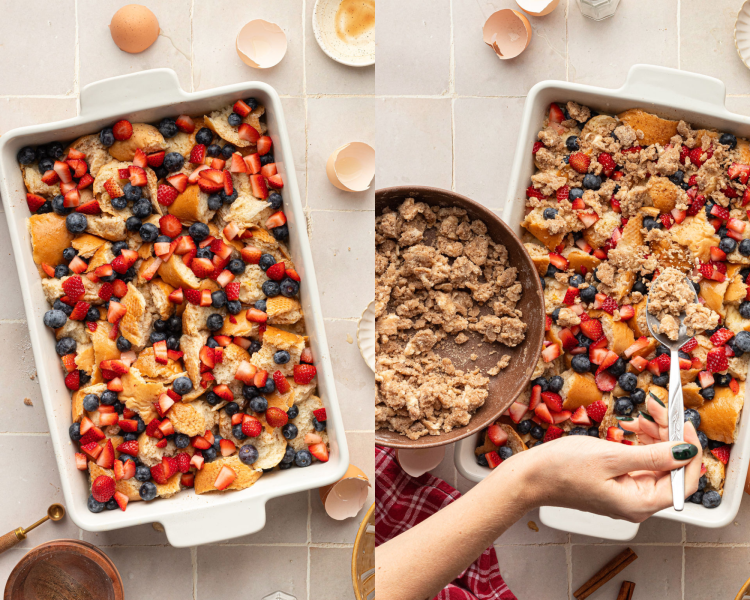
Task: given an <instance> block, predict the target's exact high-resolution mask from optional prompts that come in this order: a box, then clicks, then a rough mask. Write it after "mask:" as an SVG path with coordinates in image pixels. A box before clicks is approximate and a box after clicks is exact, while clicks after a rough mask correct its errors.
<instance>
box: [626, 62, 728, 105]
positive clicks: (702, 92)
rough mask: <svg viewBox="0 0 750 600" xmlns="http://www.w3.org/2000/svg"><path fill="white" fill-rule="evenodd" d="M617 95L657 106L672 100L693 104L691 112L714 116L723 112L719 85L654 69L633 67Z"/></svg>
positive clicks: (710, 79) (724, 91)
mask: <svg viewBox="0 0 750 600" xmlns="http://www.w3.org/2000/svg"><path fill="white" fill-rule="evenodd" d="M617 93H618V94H620V93H621V94H623V95H626V96H630V97H635V98H639V99H641V100H645V101H647V102H657V103H661V102H663V101H664V98H665V97H672V98H675V97H676V100H684V101H685V102H690V103H691V104H692V105H694V106H695V105H696V104H697V105H698V106H695V110H696V111H699V112H709V113H715V112H716V109H717V108H719V109H722V110H726V109H725V106H724V101H725V99H726V95H727V89H726V86H725V85H724V82H723V81H719V80H718V79H715V78H714V77H708V76H707V75H700V74H698V73H690V72H688V71H675V70H674V69H668V68H666V67H657V66H656V65H633V66H632V67H631V68H630V70H629V71H628V78H627V79H626V80H625V85H624V86H622V87H621V88H620V89H619V90H617Z"/></svg>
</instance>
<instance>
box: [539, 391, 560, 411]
mask: <svg viewBox="0 0 750 600" xmlns="http://www.w3.org/2000/svg"><path fill="white" fill-rule="evenodd" d="M542 401H543V402H544V403H545V404H546V405H547V408H549V409H550V411H552V412H560V411H562V409H563V401H562V398H561V397H560V394H557V393H555V392H542Z"/></svg>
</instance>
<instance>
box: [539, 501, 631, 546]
mask: <svg viewBox="0 0 750 600" xmlns="http://www.w3.org/2000/svg"><path fill="white" fill-rule="evenodd" d="M539 520H540V521H541V522H542V523H543V524H545V525H546V526H547V527H552V528H554V529H560V530H562V531H569V532H570V533H578V534H580V535H588V536H590V537H593V538H604V539H606V540H617V541H621V542H627V541H628V540H632V539H633V538H634V537H635V536H636V534H637V533H638V528H639V527H640V525H638V523H630V522H628V521H620V520H619V519H610V518H609V517H604V516H602V515H595V514H593V513H587V512H583V511H580V510H573V509H572V508H560V507H557V506H542V507H541V508H540V509H539Z"/></svg>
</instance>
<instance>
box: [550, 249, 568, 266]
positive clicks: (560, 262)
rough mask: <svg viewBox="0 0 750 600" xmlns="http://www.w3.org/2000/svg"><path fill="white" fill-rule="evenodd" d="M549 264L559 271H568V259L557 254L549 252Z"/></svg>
mask: <svg viewBox="0 0 750 600" xmlns="http://www.w3.org/2000/svg"><path fill="white" fill-rule="evenodd" d="M549 262H550V263H551V264H552V266H554V267H557V269H558V270H560V271H567V270H568V259H567V258H565V257H564V256H562V255H561V254H557V253H556V252H550V253H549Z"/></svg>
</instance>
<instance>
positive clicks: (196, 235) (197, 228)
mask: <svg viewBox="0 0 750 600" xmlns="http://www.w3.org/2000/svg"><path fill="white" fill-rule="evenodd" d="M188 233H189V234H190V237H191V238H193V240H195V242H197V243H200V242H202V241H203V240H205V239H206V238H207V237H208V234H209V231H208V225H206V224H205V223H193V224H192V225H191V226H190V228H189V229H188Z"/></svg>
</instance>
